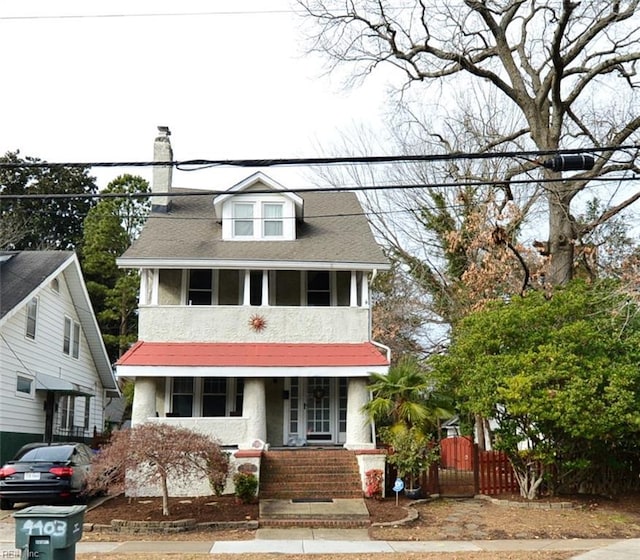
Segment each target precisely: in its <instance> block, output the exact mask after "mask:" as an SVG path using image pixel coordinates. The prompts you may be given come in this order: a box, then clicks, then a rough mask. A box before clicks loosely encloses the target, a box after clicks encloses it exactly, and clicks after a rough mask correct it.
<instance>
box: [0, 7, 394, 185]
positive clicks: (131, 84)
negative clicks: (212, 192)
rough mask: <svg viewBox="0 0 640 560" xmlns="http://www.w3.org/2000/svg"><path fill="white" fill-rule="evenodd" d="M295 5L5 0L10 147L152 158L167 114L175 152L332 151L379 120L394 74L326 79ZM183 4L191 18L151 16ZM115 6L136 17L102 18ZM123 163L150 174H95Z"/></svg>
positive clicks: (191, 179)
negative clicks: (350, 80) (360, 83)
mask: <svg viewBox="0 0 640 560" xmlns="http://www.w3.org/2000/svg"><path fill="white" fill-rule="evenodd" d="M292 7H293V3H292V2H290V1H289V0H180V2H176V1H175V0H172V1H167V0H115V1H114V0H110V1H109V2H107V1H101V2H100V1H91V2H88V1H86V0H56V1H51V0H2V1H1V2H0V51H1V52H2V53H3V65H2V76H3V86H2V88H1V90H0V100H1V107H2V120H1V125H0V153H2V154H4V153H5V152H7V151H15V150H20V153H21V155H22V156H34V157H38V158H41V159H44V160H47V161H51V162H63V161H66V162H90V161H148V160H150V159H152V154H153V139H154V137H155V136H156V130H157V126H158V125H166V126H169V127H170V129H171V132H172V137H171V140H172V145H173V149H174V158H175V159H176V160H186V159H193V158H202V159H241V158H279V157H303V156H308V157H312V156H319V155H326V154H323V153H322V152H321V150H320V148H319V146H321V147H322V148H323V149H328V148H330V147H331V146H332V144H333V143H334V142H335V141H336V138H337V137H338V135H339V132H340V131H341V130H344V129H346V128H348V127H349V126H352V125H353V123H358V122H363V121H366V122H368V123H369V124H371V123H372V122H374V123H375V121H376V120H377V119H379V114H380V112H381V110H382V107H383V105H384V102H385V87H384V83H383V79H384V78H382V76H374V77H373V78H372V79H370V80H369V81H368V82H367V84H366V86H365V87H361V88H358V89H355V90H350V91H346V90H345V89H343V88H342V86H341V80H340V79H339V78H338V77H337V76H335V75H334V76H328V77H327V76H324V77H323V76H322V70H323V69H322V61H321V60H320V59H319V58H317V57H314V56H310V55H306V54H305V52H304V45H303V44H302V41H303V37H302V33H301V27H302V24H303V23H302V21H301V19H300V15H299V14H297V13H295V12H294V10H293V9H292ZM178 13H179V14H192V15H154V14H178ZM127 14H128V16H127ZM143 14H147V15H143ZM111 15H113V16H125V17H104V16H111ZM71 16H73V17H71ZM75 16H87V17H75ZM88 16H99V17H88ZM125 172H129V173H134V174H140V175H143V176H145V177H147V178H150V176H151V174H150V170H140V169H133V168H126V169H125V168H123V169H115V170H99V169H97V168H96V169H94V170H93V171H92V174H93V175H94V176H96V177H97V178H98V184H99V186H100V187H104V186H106V184H107V182H108V181H109V180H111V179H112V178H114V177H115V176H117V175H119V174H121V173H125ZM248 173H249V171H247V170H234V171H231V172H225V173H220V172H218V173H217V174H211V173H208V172H207V173H203V172H192V173H183V172H176V173H174V185H175V186H190V187H203V188H216V189H217V188H226V187H228V186H230V185H231V184H232V183H233V182H235V180H240V179H242V178H243V177H244V176H246V175H247V174H248ZM267 173H268V174H270V175H272V176H273V177H274V178H275V179H277V180H280V181H284V182H290V181H297V180H298V179H297V178H296V179H293V178H290V177H291V175H288V174H287V172H285V171H282V170H280V171H278V170H273V171H267ZM296 177H297V175H296ZM218 182H221V183H223V184H217V183H218ZM213 183H216V184H213ZM287 186H294V185H287Z"/></svg>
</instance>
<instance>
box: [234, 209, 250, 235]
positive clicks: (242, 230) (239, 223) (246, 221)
mask: <svg viewBox="0 0 640 560" xmlns="http://www.w3.org/2000/svg"><path fill="white" fill-rule="evenodd" d="M253 206H254V205H253V203H247V202H236V203H235V204H234V205H233V236H234V237H253V231H254V229H253Z"/></svg>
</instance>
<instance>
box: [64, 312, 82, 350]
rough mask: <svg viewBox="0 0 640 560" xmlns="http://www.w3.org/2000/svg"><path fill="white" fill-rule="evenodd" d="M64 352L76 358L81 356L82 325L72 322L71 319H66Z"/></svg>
mask: <svg viewBox="0 0 640 560" xmlns="http://www.w3.org/2000/svg"><path fill="white" fill-rule="evenodd" d="M62 351H63V352H64V353H65V354H67V355H68V356H73V357H74V358H77V357H78V356H79V355H80V324H79V323H76V322H75V321H72V320H71V319H70V318H69V317H65V318H64V336H63V340H62Z"/></svg>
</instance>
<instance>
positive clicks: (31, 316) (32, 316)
mask: <svg viewBox="0 0 640 560" xmlns="http://www.w3.org/2000/svg"><path fill="white" fill-rule="evenodd" d="M37 320H38V298H33V299H32V300H31V301H30V302H29V303H27V328H26V332H25V335H26V337H27V338H30V339H32V340H34V339H35V338H36V322H37Z"/></svg>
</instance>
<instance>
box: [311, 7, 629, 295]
mask: <svg viewBox="0 0 640 560" xmlns="http://www.w3.org/2000/svg"><path fill="white" fill-rule="evenodd" d="M299 2H300V4H301V5H302V6H303V7H304V9H305V11H306V14H307V15H308V16H309V17H310V18H312V20H314V21H315V23H317V33H316V34H315V36H314V37H313V47H312V48H313V49H314V50H316V51H319V52H322V53H323V54H325V55H327V57H328V59H329V62H330V66H331V67H334V66H337V65H338V64H343V63H344V64H348V65H350V69H351V71H352V74H351V75H352V77H353V78H354V79H358V78H362V77H364V76H366V75H368V74H369V73H371V72H374V71H376V70H377V69H378V67H379V66H381V65H383V64H391V65H393V66H394V67H395V68H396V69H399V70H400V71H401V73H402V75H403V76H404V81H403V86H401V88H400V93H401V94H402V96H403V98H409V97H411V95H414V99H415V97H417V95H416V94H415V93H413V91H414V89H415V88H412V87H411V86H412V85H414V84H419V83H422V84H427V85H430V84H437V87H439V88H440V91H439V93H442V92H444V94H445V96H444V97H451V95H452V94H451V92H454V91H459V90H461V89H468V88H473V91H486V89H485V88H490V89H492V90H493V91H495V92H496V93H497V96H496V99H498V100H499V103H500V104H504V105H505V106H507V107H512V108H513V109H514V114H515V115H516V121H515V123H513V124H515V126H509V127H503V128H501V122H500V121H494V126H492V127H491V129H490V130H480V132H481V133H482V134H481V136H479V137H478V138H479V139H480V140H482V144H483V145H482V146H481V149H479V150H478V151H480V152H493V151H499V150H500V149H504V148H505V146H508V147H513V146H518V147H520V148H521V149H526V148H529V149H531V150H535V151H540V152H544V153H546V154H549V157H550V155H551V154H553V153H554V152H556V151H558V150H562V149H579V148H590V149H593V148H596V149H597V148H601V149H602V150H601V151H597V152H596V154H597V157H596V158H595V164H594V165H593V168H592V169H583V170H577V172H574V173H572V174H564V175H563V171H565V169H563V168H562V165H547V166H545V165H542V164H543V162H544V161H546V160H545V158H542V159H540V160H535V161H520V162H517V163H516V164H515V165H514V164H511V165H508V166H507V169H506V171H505V172H504V174H503V176H502V179H501V181H502V182H503V183H502V185H503V186H502V191H503V192H504V194H505V200H509V196H510V194H511V195H513V189H512V188H511V185H510V183H511V182H513V181H514V179H518V178H520V179H522V178H524V179H528V180H530V181H531V182H532V183H535V182H536V181H537V182H538V183H539V185H540V187H539V188H540V189H541V190H539V191H538V195H537V196H538V197H540V196H543V197H544V199H545V203H546V212H547V219H548V240H547V241H546V242H544V243H543V244H542V245H543V253H544V254H545V255H547V256H548V257H549V262H548V272H547V275H546V276H547V279H548V281H549V282H550V283H552V284H562V283H565V282H567V281H568V280H569V279H570V278H571V277H572V274H573V270H574V248H575V245H576V242H577V241H578V240H579V239H580V238H581V237H582V236H584V235H586V234H588V233H589V232H590V231H592V230H593V229H594V228H596V227H598V226H599V225H601V224H602V223H604V222H606V221H607V220H608V219H610V218H611V217H612V216H615V215H617V214H618V213H620V212H621V211H622V210H624V209H626V208H628V207H629V206H630V205H631V204H632V203H633V202H635V201H636V200H637V199H638V198H639V197H640V193H638V192H626V193H625V196H624V197H621V198H620V199H618V200H616V201H612V204H611V205H610V206H609V207H607V208H606V209H603V211H602V212H601V213H600V214H599V215H597V216H594V217H593V219H592V220H591V221H590V222H588V223H580V224H578V223H577V222H576V220H575V219H574V217H573V215H572V203H573V202H574V201H575V200H576V198H577V197H578V195H579V194H581V193H583V191H584V190H585V189H586V187H587V186H591V185H592V184H593V183H594V181H597V179H599V178H600V179H602V178H610V177H620V178H622V179H624V178H625V175H624V174H625V173H626V174H629V173H637V172H638V171H640V169H639V168H638V164H637V155H638V150H637V148H631V147H629V146H634V145H636V144H637V140H638V128H639V127H640V116H638V115H639V114H640V111H638V101H637V95H635V90H636V88H637V87H638V81H637V75H636V64H637V62H638V60H640V48H639V47H638V45H640V25H639V23H640V21H639V19H640V10H639V9H638V6H639V4H640V0H626V1H612V0H611V1H610V0H607V1H605V0H594V1H591V2H572V1H570V0H562V1H560V0H547V1H533V0H484V1H479V0H458V1H454V2H451V1H449V0H433V1H429V2H426V1H423V0H414V1H413V2H411V0H409V2H402V3H393V2H389V1H385V0H361V1H358V2H353V1H347V2H344V1H337V0H299ZM423 93H424V92H423ZM427 99H429V102H431V100H432V99H433V97H432V98H427V97H424V98H423V99H422V102H423V104H426V103H427ZM479 110H482V108H481V107H479ZM452 138H453V137H452V136H448V137H446V136H445V135H441V137H440V139H439V141H440V144H441V145H442V147H445V148H446V147H447V146H449V147H450V148H452V147H453V146H454V144H455V142H454V141H452ZM622 147H629V148H628V149H625V150H622V149H620V148H622ZM607 148H610V149H607ZM449 153H452V154H455V153H456V151H455V150H454V149H452V150H451V151H450V152H449ZM540 193H542V194H540ZM534 199H535V197H534V198H531V197H530V198H529V201H532V200H534ZM512 200H513V197H512ZM520 215H521V216H523V215H524V212H522V211H521V212H520Z"/></svg>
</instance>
